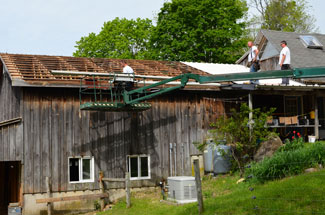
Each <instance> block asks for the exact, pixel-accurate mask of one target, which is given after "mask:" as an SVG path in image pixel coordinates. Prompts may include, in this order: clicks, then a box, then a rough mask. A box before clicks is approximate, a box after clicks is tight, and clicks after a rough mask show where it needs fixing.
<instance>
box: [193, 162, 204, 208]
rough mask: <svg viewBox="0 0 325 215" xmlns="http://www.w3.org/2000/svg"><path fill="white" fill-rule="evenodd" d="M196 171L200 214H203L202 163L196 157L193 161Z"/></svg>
mask: <svg viewBox="0 0 325 215" xmlns="http://www.w3.org/2000/svg"><path fill="white" fill-rule="evenodd" d="M193 164H194V172H195V184H196V193H197V202H198V207H199V214H202V212H203V210H204V207H203V197H202V186H201V177H200V165H199V160H198V159H195V160H194V161H193Z"/></svg>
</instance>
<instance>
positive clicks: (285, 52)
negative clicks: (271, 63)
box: [279, 41, 291, 70]
mask: <svg viewBox="0 0 325 215" xmlns="http://www.w3.org/2000/svg"><path fill="white" fill-rule="evenodd" d="M281 47H282V50H281V52H280V56H279V64H280V67H281V70H283V69H282V67H283V65H289V67H290V61H291V56H290V49H289V48H288V46H287V42H286V41H282V42H281ZM288 69H289V68H288Z"/></svg>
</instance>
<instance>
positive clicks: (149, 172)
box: [127, 154, 151, 180]
mask: <svg viewBox="0 0 325 215" xmlns="http://www.w3.org/2000/svg"><path fill="white" fill-rule="evenodd" d="M142 157H147V158H148V176H145V177H141V176H140V177H139V175H141V158H142ZM131 158H138V177H131ZM127 169H128V172H129V173H130V180H144V179H151V167H150V155H146V154H142V155H128V156H127Z"/></svg>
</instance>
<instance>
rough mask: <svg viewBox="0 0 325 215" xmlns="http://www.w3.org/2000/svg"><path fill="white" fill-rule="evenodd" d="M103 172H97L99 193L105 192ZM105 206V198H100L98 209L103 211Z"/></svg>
mask: <svg viewBox="0 0 325 215" xmlns="http://www.w3.org/2000/svg"><path fill="white" fill-rule="evenodd" d="M103 177H104V173H103V172H102V171H100V172H99V189H100V192H101V193H105V188H104V182H103ZM104 208H105V199H104V198H101V199H100V210H101V211H103V210H104Z"/></svg>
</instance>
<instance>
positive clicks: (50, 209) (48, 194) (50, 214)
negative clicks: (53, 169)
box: [45, 177, 52, 215]
mask: <svg viewBox="0 0 325 215" xmlns="http://www.w3.org/2000/svg"><path fill="white" fill-rule="evenodd" d="M45 182H46V192H47V197H48V198H51V181H50V178H49V177H46V178H45ZM47 214H48V215H52V203H51V202H48V203H47Z"/></svg>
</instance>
